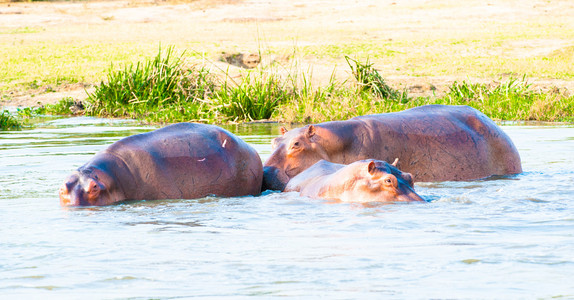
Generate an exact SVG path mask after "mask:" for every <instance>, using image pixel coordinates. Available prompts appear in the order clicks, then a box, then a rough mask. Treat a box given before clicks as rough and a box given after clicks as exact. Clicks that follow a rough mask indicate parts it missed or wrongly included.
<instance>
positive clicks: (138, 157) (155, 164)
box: [103, 123, 262, 200]
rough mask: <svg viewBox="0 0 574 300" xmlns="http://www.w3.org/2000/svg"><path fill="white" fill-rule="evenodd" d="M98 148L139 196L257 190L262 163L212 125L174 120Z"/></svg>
mask: <svg viewBox="0 0 574 300" xmlns="http://www.w3.org/2000/svg"><path fill="white" fill-rule="evenodd" d="M103 152H105V153H107V154H111V155H114V156H116V157H118V158H119V159H121V160H122V161H124V162H125V165H127V166H128V168H129V171H130V173H131V174H132V175H133V177H134V178H135V179H134V183H133V185H132V186H130V187H127V188H126V187H124V189H126V192H125V193H126V196H127V197H128V198H130V199H133V200H139V199H178V198H187V199H191V198H198V197H204V196H207V195H217V196H242V195H249V194H250V195H254V194H258V193H259V192H260V189H261V181H262V179H261V178H262V166H261V159H260V158H259V155H258V154H257V152H256V151H255V149H253V148H252V147H251V146H249V145H248V144H247V143H245V142H244V141H243V140H241V139H240V138H238V137H236V136H234V135H233V134H231V133H229V132H228V131H226V130H224V129H222V128H220V127H217V126H213V125H204V124H195V123H179V124H174V125H170V126H167V127H164V128H162V129H158V130H155V131H152V132H148V133H144V134H138V135H134V136H130V137H127V138H124V139H122V140H120V141H117V142H116V143H114V144H112V145H111V146H110V147H109V148H107V149H106V150H104V151H103Z"/></svg>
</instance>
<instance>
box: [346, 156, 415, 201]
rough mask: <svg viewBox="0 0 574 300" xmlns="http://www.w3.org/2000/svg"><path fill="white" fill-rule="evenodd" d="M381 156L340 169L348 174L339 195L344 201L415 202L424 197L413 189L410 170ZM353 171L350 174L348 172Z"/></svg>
mask: <svg viewBox="0 0 574 300" xmlns="http://www.w3.org/2000/svg"><path fill="white" fill-rule="evenodd" d="M397 162H398V159H397V160H395V162H394V163H393V164H389V163H387V162H385V161H381V160H361V161H357V162H354V163H352V164H350V165H348V166H347V168H345V169H342V170H341V171H342V172H344V173H347V174H341V176H342V177H345V178H349V180H347V182H346V183H345V184H344V186H345V188H344V190H343V191H342V193H341V194H340V196H339V198H340V200H341V201H344V202H365V203H366V202H412V201H424V200H423V199H422V198H421V197H420V196H419V195H418V194H417V193H416V192H415V190H414V182H413V177H412V175H411V174H410V173H406V172H402V171H400V170H399V169H397V168H396V164H397ZM349 173H350V174H349Z"/></svg>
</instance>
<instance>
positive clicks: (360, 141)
mask: <svg viewBox="0 0 574 300" xmlns="http://www.w3.org/2000/svg"><path fill="white" fill-rule="evenodd" d="M281 131H282V134H283V135H282V136H280V137H278V138H276V139H274V140H273V142H272V147H273V149H274V152H273V153H272V154H271V156H270V157H269V158H268V159H267V161H266V162H265V164H264V167H263V172H264V175H263V186H264V189H272V190H283V189H284V188H285V185H286V184H287V182H288V181H289V180H290V179H291V178H293V177H294V176H295V175H297V174H299V173H301V172H302V171H304V170H305V169H307V168H308V167H310V166H311V165H313V164H314V163H316V162H317V161H319V160H321V159H324V160H327V161H331V162H335V163H341V164H349V163H352V162H354V161H357V160H362V159H367V158H373V159H378V160H383V161H392V160H393V159H394V158H397V157H398V158H399V159H400V162H399V165H398V168H399V169H401V170H403V171H405V172H409V173H411V174H412V175H413V176H414V179H415V181H446V180H474V179H479V178H484V177H488V176H492V175H507V174H517V173H520V172H522V167H521V164H520V156H519V155H518V151H517V150H516V147H515V146H514V144H513V143H512V141H511V140H510V138H509V137H508V136H507V135H506V134H505V133H504V132H503V131H502V130H501V129H500V127H498V126H497V125H496V124H495V123H494V122H493V121H492V120H491V119H489V118H488V117H487V116H486V115H484V114H483V113H481V112H479V111H478V110H476V109H473V108H471V107H468V106H444V105H427V106H421V107H416V108H412V109H409V110H405V111H402V112H397V113H386V114H377V115H367V116H361V117H356V118H352V119H350V120H347V121H334V122H327V123H321V124H318V125H308V126H305V127H302V128H297V129H294V130H291V131H287V130H286V129H284V128H282V130H281Z"/></svg>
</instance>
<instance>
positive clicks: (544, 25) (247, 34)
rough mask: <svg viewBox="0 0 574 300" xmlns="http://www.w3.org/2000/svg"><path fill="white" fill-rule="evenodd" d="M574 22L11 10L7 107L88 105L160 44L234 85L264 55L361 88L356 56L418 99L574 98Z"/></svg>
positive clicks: (382, 14)
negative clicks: (515, 93) (509, 92)
mask: <svg viewBox="0 0 574 300" xmlns="http://www.w3.org/2000/svg"><path fill="white" fill-rule="evenodd" d="M573 14H574V5H573V4H572V3H571V2H569V1H552V2H551V3H547V2H535V3H532V2H529V3H524V2H519V1H512V0H497V1H490V2H488V3H485V2H484V1H466V2H464V3H460V1H451V0H442V1H433V2H432V3H430V2H427V1H422V0H415V1H409V2H408V3H397V2H395V1H374V0H372V1H362V2H361V3H354V2H349V1H338V0H330V1H307V2H304V3H303V2H301V3H299V2H292V1H273V2H262V1H231V0H229V1H203V0H200V1H192V2H186V1H178V2H173V1H165V2H154V1H105V2H99V1H82V2H23V3H0V46H2V47H0V62H1V63H0V75H1V76H0V77H1V80H0V93H1V97H0V98H1V103H0V105H2V106H16V107H18V106H21V107H29V106H38V105H45V104H53V103H57V102H58V101H60V100H61V99H62V98H65V97H71V98H73V99H75V100H85V98H86V97H87V93H86V90H87V91H88V92H92V91H94V86H96V85H98V84H99V83H100V81H102V80H105V79H106V74H107V72H108V70H109V69H110V65H112V64H113V65H114V66H116V67H119V66H124V65H127V64H130V63H135V62H138V61H144V60H145V59H147V58H149V57H153V56H154V55H155V54H156V52H157V49H158V46H159V45H160V44H162V45H173V46H175V47H176V48H177V49H181V50H186V58H187V60H188V61H189V62H190V63H192V64H200V63H201V64H204V65H208V66H209V67H210V68H211V69H212V70H215V71H218V70H219V71H224V72H231V73H232V76H233V74H237V73H239V72H241V71H242V68H241V67H237V66H234V65H231V64H229V63H227V62H226V61H224V57H225V55H224V54H223V53H224V52H225V54H229V53H258V54H260V55H261V62H260V63H259V66H258V67H265V66H268V65H269V64H272V63H276V64H278V65H279V66H281V67H285V66H292V65H294V64H295V65H297V69H298V70H302V71H304V72H308V73H310V74H312V76H310V79H311V80H312V82H311V84H312V85H313V86H314V87H324V86H326V85H328V84H329V83H330V82H331V79H332V78H335V79H337V80H338V81H345V80H347V79H348V78H350V77H351V76H350V71H349V68H348V66H347V64H346V61H345V59H344V57H345V56H349V57H352V58H355V59H357V60H359V61H365V60H366V59H369V61H370V62H372V63H373V66H374V67H375V68H376V69H377V70H378V71H379V73H380V74H381V75H382V76H383V77H384V78H385V80H386V82H387V83H388V84H389V85H390V86H391V87H393V88H394V89H396V90H406V91H407V92H408V94H409V95H410V96H411V97H413V98H418V97H443V96H444V95H446V94H447V93H448V92H449V90H450V88H451V87H452V86H453V84H454V83H455V82H459V83H460V82H463V81H464V82H468V83H472V84H484V85H496V84H500V83H503V82H507V81H508V80H509V79H512V78H522V76H526V77H525V79H526V80H527V82H528V83H529V87H530V88H531V89H532V90H533V91H535V92H540V93H542V94H545V93H548V94H551V95H554V94H563V95H566V96H568V95H569V93H570V91H574V79H573V78H574V74H573V73H572V69H571V68H570V66H571V65H573V64H574V61H573V60H574V58H573V56H574V37H573V36H572V34H571V33H572V32H574V20H572V18H570V16H571V15H573Z"/></svg>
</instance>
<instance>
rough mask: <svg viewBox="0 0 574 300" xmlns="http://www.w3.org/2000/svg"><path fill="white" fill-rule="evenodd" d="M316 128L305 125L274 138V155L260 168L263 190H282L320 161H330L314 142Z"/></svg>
mask: <svg viewBox="0 0 574 300" xmlns="http://www.w3.org/2000/svg"><path fill="white" fill-rule="evenodd" d="M316 130H317V127H315V126H313V125H308V126H305V127H302V128H297V129H293V130H291V131H287V129H285V127H281V136H280V137H278V138H275V139H273V141H272V142H271V148H272V150H273V153H272V154H271V156H270V157H269V158H268V159H267V161H265V164H264V165H263V190H266V189H268V190H279V191H283V190H284V189H285V186H286V185H287V182H289V180H290V179H291V178H293V177H295V175H297V174H299V173H301V172H303V171H304V170H306V169H307V168H309V167H310V166H312V165H313V164H315V163H316V162H318V161H320V160H321V159H324V160H329V157H328V155H327V152H326V151H325V149H324V148H323V146H322V145H321V144H320V143H317V140H318V139H320V138H319V137H318V135H317V134H316Z"/></svg>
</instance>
